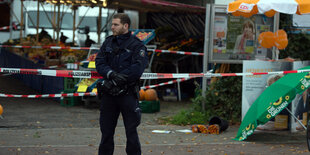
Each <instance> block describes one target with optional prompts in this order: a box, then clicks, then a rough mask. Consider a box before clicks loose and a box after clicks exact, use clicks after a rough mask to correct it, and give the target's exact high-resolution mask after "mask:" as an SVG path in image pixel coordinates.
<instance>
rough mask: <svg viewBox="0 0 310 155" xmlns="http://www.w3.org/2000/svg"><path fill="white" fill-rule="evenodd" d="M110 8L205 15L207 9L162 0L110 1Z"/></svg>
mask: <svg viewBox="0 0 310 155" xmlns="http://www.w3.org/2000/svg"><path fill="white" fill-rule="evenodd" d="M107 7H108V8H113V9H132V10H138V11H141V12H197V13H204V12H205V10H206V9H205V7H202V6H196V5H188V4H182V3H175V2H168V1H162V0H108V5H107Z"/></svg>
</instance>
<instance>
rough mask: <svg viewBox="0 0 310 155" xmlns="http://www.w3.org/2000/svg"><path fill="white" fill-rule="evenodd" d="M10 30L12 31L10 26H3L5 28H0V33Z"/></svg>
mask: <svg viewBox="0 0 310 155" xmlns="http://www.w3.org/2000/svg"><path fill="white" fill-rule="evenodd" d="M8 29H10V26H3V27H0V31H1V30H8Z"/></svg>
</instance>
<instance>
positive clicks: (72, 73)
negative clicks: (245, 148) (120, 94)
mask: <svg viewBox="0 0 310 155" xmlns="http://www.w3.org/2000/svg"><path fill="white" fill-rule="evenodd" d="M303 72H310V69H306V70H290V71H277V72H258V73H206V74H203V73H178V74H176V73H143V74H142V76H141V79H174V78H194V77H225V76H249V75H265V74H270V75H271V74H288V73H303ZM0 73H8V74H32V75H44V76H56V77H72V78H97V79H98V78H102V76H101V75H99V73H97V72H96V71H76V70H47V69H20V68H0Z"/></svg>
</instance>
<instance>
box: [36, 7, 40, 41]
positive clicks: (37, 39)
mask: <svg viewBox="0 0 310 155" xmlns="http://www.w3.org/2000/svg"><path fill="white" fill-rule="evenodd" d="M39 8H40V2H39V1H38V3H37V37H36V41H37V44H38V43H39V18H40V11H39Z"/></svg>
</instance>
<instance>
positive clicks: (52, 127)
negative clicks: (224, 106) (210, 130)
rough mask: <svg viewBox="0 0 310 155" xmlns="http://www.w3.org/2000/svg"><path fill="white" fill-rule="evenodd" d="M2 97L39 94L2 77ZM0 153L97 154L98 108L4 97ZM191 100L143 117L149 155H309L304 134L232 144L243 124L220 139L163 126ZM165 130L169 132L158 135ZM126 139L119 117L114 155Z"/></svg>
mask: <svg viewBox="0 0 310 155" xmlns="http://www.w3.org/2000/svg"><path fill="white" fill-rule="evenodd" d="M0 86H1V87H0V93H7V94H9V93H12V94H24V95H26V94H39V93H38V92H36V91H34V90H32V89H30V88H28V87H26V86H25V85H24V84H23V83H21V82H20V81H18V80H16V79H13V78H11V77H10V76H5V77H4V76H0ZM0 104H1V105H2V106H3V107H4V113H3V117H4V119H3V120H1V119H0V155H16V154H20V155H36V154H38V155H41V154H52V155H71V154H77V155H79V154H81V155H88V154H90V155H96V154H97V151H98V144H99V142H100V136H101V135H100V130H99V123H98V119H99V110H98V109H97V108H86V107H85V106H84V105H79V106H73V107H64V106H61V105H60V103H59V101H57V100H54V99H44V98H41V99H28V98H0ZM190 104H191V103H190V102H163V101H161V109H160V112H157V113H143V114H142V123H141V125H140V126H139V128H138V132H139V136H140V142H141V145H142V152H143V154H145V155H149V154H150V155H153V154H154V155H158V154H168V155H170V154H171V155H174V154H178V155H187V154H195V155H196V154H199V155H200V154H201V155H205V154H216V155H217V154H218V155H225V154H226V155H235V154H236V155H239V154H245V155H247V154H250V155H251V154H253V155H256V154H257V155H259V154H262V155H264V154H266V155H269V154H287V155H290V154H310V153H309V151H308V147H307V143H306V133H305V131H301V132H297V133H290V132H289V131H255V132H254V134H253V135H252V136H249V137H248V139H247V140H246V141H242V142H239V141H234V140H232V139H233V138H234V136H235V135H236V133H237V130H238V127H239V126H229V128H228V129H227V130H226V131H224V132H223V133H221V134H219V135H208V134H202V133H183V132H178V130H183V129H190V126H176V125H160V124H159V123H158V122H159V121H158V119H159V118H160V117H166V116H172V115H174V114H176V113H177V112H178V111H179V110H181V109H186V108H188V107H189V106H190ZM153 130H165V131H170V133H153V132H152V131H153ZM125 144H126V137H125V131H124V125H123V122H122V118H121V117H120V119H119V121H118V125H117V128H116V133H115V153H114V154H115V155H123V154H126V153H125Z"/></svg>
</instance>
